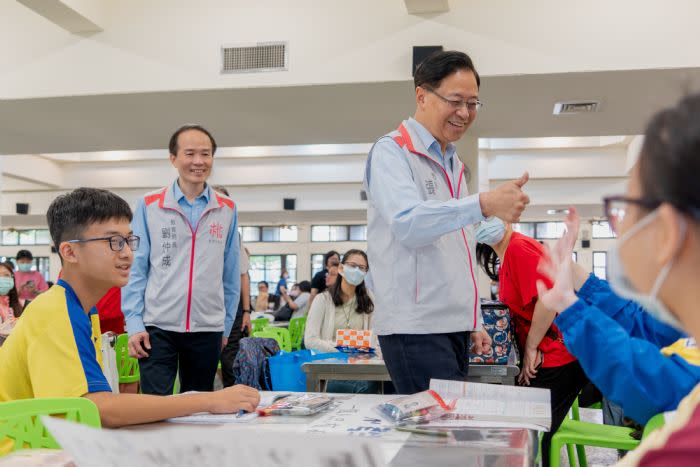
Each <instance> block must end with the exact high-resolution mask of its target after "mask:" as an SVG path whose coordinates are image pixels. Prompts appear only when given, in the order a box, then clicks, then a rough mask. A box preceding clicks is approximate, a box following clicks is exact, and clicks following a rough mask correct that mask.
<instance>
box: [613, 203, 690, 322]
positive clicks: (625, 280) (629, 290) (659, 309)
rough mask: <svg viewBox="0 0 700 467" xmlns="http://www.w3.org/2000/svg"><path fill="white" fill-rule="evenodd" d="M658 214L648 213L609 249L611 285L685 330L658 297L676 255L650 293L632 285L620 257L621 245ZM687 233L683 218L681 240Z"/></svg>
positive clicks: (660, 317)
mask: <svg viewBox="0 0 700 467" xmlns="http://www.w3.org/2000/svg"><path fill="white" fill-rule="evenodd" d="M657 215H658V211H654V212H652V213H650V214H649V215H647V216H646V217H645V218H644V219H642V220H641V221H639V222H637V224H636V225H635V226H633V227H632V228H631V229H629V230H628V231H627V232H625V234H624V235H623V236H622V237H620V238H619V239H618V240H617V242H615V245H613V247H612V248H611V249H610V250H608V274H609V276H610V277H609V278H608V280H609V282H610V286H611V287H612V289H613V290H614V291H615V293H616V294H618V295H619V296H621V297H624V298H626V299H628V300H632V301H634V302H637V303H639V304H640V305H641V306H642V307H643V308H644V310H645V311H646V312H647V313H649V314H650V315H652V316H653V317H654V318H656V319H658V320H659V321H661V322H664V323H666V324H668V325H669V326H672V327H674V328H676V329H678V330H679V331H683V325H682V324H681V322H680V321H678V318H676V317H675V316H674V315H673V314H672V313H671V312H670V311H669V310H668V308H667V307H666V305H664V304H663V302H661V300H659V298H658V297H657V295H658V293H659V290H661V286H662V285H663V284H664V282H665V281H666V277H668V273H669V272H671V268H672V267H673V262H674V261H675V257H674V258H672V259H671V260H670V261H669V262H668V263H666V264H665V265H664V266H663V267H662V268H661V271H659V275H658V276H656V280H655V281H654V285H653V286H652V288H651V291H650V292H649V293H648V294H644V293H641V292H639V291H638V290H637V289H636V288H635V287H634V286H633V285H632V282H630V280H629V277H628V276H627V274H626V273H625V268H624V265H623V264H622V259H621V258H620V247H621V246H622V244H623V243H624V242H626V241H627V240H629V239H630V238H631V237H632V236H633V235H634V234H636V233H638V232H639V231H640V230H642V229H643V228H644V227H646V226H647V225H649V224H650V223H651V221H653V220H654V219H655V218H656V216H657ZM685 233H686V223H685V220H682V224H681V241H682V240H683V239H684V238H685Z"/></svg>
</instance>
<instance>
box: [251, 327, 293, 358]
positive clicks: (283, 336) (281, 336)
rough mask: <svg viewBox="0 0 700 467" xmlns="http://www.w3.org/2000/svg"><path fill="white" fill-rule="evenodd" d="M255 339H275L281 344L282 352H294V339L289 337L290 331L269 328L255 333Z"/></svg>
mask: <svg viewBox="0 0 700 467" xmlns="http://www.w3.org/2000/svg"><path fill="white" fill-rule="evenodd" d="M253 337H266V338H268V339H274V340H276V341H277V343H278V344H279V346H280V350H284V351H285V352H291V351H292V338H291V337H290V336H289V330H288V329H285V328H273V327H268V328H265V329H263V330H262V331H258V332H254V333H253Z"/></svg>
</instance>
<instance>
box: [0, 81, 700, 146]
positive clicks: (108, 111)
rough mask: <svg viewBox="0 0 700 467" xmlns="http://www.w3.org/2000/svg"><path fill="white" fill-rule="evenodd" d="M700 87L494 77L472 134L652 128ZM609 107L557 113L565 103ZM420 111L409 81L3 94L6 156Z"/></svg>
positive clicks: (287, 135) (257, 142)
mask: <svg viewBox="0 0 700 467" xmlns="http://www.w3.org/2000/svg"><path fill="white" fill-rule="evenodd" d="M698 89H700V68H683V69H663V70H639V71H636V70H633V71H605V72H591V73H564V74H549V75H514V76H489V77H484V79H483V81H482V89H481V97H482V99H483V100H484V101H485V102H486V107H485V108H484V109H483V110H482V111H481V112H480V114H479V118H478V120H477V122H476V124H475V125H474V127H473V128H472V129H471V130H470V132H471V134H472V135H476V136H480V137H488V138H522V137H543V136H565V137H572V136H607V135H631V134H639V133H642V132H643V128H644V124H645V122H646V120H647V119H648V118H649V116H650V115H651V114H652V113H653V112H655V111H656V110H658V109H659V108H662V107H664V106H668V105H671V104H673V103H674V102H675V101H677V100H678V98H679V97H680V96H682V95H683V94H685V93H687V92H688V91H692V90H698ZM573 99H596V100H600V101H601V102H602V108H601V111H600V112H598V113H593V114H585V115H565V116H558V117H555V116H553V115H552V108H553V106H554V103H555V102H557V101H560V100H573ZM413 111H414V100H413V85H412V83H411V82H410V81H396V82H385V83H354V84H337V85H323V86H292V87H275V88H272V87H271V88H249V89H225V90H205V91H187V92H160V93H142V94H123V95H99V96H80V97H57V98H42V99H21V100H0V154H40V153H63V152H70V153H75V152H90V151H113V150H135V149H141V150H143V149H163V148H164V147H165V146H166V145H167V140H168V137H169V135H170V134H171V133H172V131H173V130H174V129H175V128H177V127H178V126H179V125H181V124H183V123H186V122H198V123H201V124H203V125H205V126H206V127H208V128H209V129H210V130H211V131H212V132H213V134H214V135H215V137H216V139H217V141H218V143H219V145H220V146H232V147H240V146H270V145H306V144H319V143H325V144H335V143H368V142H371V141H374V140H375V139H376V138H377V137H378V136H380V135H382V134H384V133H385V132H387V131H388V130H391V129H392V128H394V127H395V126H396V125H397V124H398V122H399V121H400V120H401V119H403V118H405V117H406V116H408V115H411V114H412V113H413Z"/></svg>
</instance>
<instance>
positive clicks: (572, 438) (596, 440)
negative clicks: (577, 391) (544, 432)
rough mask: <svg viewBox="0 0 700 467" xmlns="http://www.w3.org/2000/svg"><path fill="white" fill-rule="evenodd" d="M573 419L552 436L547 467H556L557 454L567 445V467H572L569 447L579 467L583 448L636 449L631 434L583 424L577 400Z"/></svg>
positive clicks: (583, 459) (583, 466)
mask: <svg viewBox="0 0 700 467" xmlns="http://www.w3.org/2000/svg"><path fill="white" fill-rule="evenodd" d="M571 413H572V418H565V419H564V422H563V423H562V424H561V426H560V427H559V429H558V430H557V432H556V433H555V434H554V436H552V444H551V447H550V450H549V465H550V466H551V467H559V462H560V458H559V453H560V451H561V447H562V446H563V445H565V444H566V445H567V454H568V455H569V465H571V466H573V465H574V463H573V461H574V456H573V449H572V448H570V447H569V445H576V452H577V454H578V465H579V467H586V466H587V465H588V461H587V459H586V451H585V449H584V446H596V447H599V448H611V449H623V450H625V451H631V450H632V449H634V448H636V447H637V446H639V440H637V439H634V438H632V436H630V435H631V434H632V433H633V432H634V430H633V429H631V428H625V427H621V426H610V425H601V424H598V423H589V422H582V421H580V420H579V410H578V399H576V400H575V401H574V405H573V406H572V407H571Z"/></svg>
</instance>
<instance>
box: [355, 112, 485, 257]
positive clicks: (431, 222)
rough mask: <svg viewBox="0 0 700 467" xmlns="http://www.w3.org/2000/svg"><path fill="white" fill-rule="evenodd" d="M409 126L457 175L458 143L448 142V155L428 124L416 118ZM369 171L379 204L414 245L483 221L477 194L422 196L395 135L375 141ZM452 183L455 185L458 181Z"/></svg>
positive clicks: (374, 198) (394, 228)
mask: <svg viewBox="0 0 700 467" xmlns="http://www.w3.org/2000/svg"><path fill="white" fill-rule="evenodd" d="M408 124H409V125H410V126H411V129H412V130H414V132H415V133H417V134H418V136H419V137H420V139H421V141H422V142H423V144H424V145H425V147H426V148H428V152H429V153H430V154H429V155H430V156H432V157H433V158H435V159H436V160H438V161H441V163H442V166H443V168H445V170H446V171H447V173H448V174H452V172H453V170H452V167H453V164H454V158H455V155H456V148H455V145H454V144H452V143H449V144H448V145H447V147H446V149H445V153H444V154H443V153H442V150H441V148H440V143H439V142H438V141H437V140H436V139H435V137H434V136H433V135H432V134H431V133H430V132H429V131H428V130H427V129H426V128H425V127H424V126H423V125H421V124H420V123H418V122H417V121H416V120H414V119H413V118H409V120H408ZM366 171H367V172H366V174H365V176H366V178H367V180H368V186H369V194H370V196H371V197H372V201H373V203H374V205H375V207H376V208H377V210H378V211H379V213H380V214H381V216H382V217H383V218H384V219H386V220H387V222H389V224H390V225H391V227H392V231H393V233H394V235H395V236H396V238H397V239H398V240H399V241H400V242H401V243H402V244H403V245H405V246H407V247H409V248H419V247H421V246H425V245H430V244H431V243H433V242H435V241H436V240H438V239H439V238H440V237H442V236H443V235H445V234H447V233H450V232H454V231H455V230H459V229H461V228H462V227H466V226H467V225H471V224H475V223H477V222H480V221H482V220H484V216H483V214H482V213H481V204H480V203H479V194H478V193H476V194H473V195H469V196H466V197H464V198H461V199H450V200H448V201H436V200H427V201H425V200H423V199H422V198H421V197H420V195H419V193H418V191H417V190H416V184H415V182H414V181H413V173H412V172H411V167H410V165H409V164H408V161H407V160H406V153H405V152H404V150H403V149H402V148H401V147H399V145H397V144H396V142H395V141H394V140H392V139H391V138H387V137H385V138H382V139H380V140H379V141H378V142H377V143H376V144H375V145H374V148H373V149H372V157H371V159H370V163H368V164H367V168H366ZM451 181H452V185H455V184H456V182H457V180H451Z"/></svg>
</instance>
